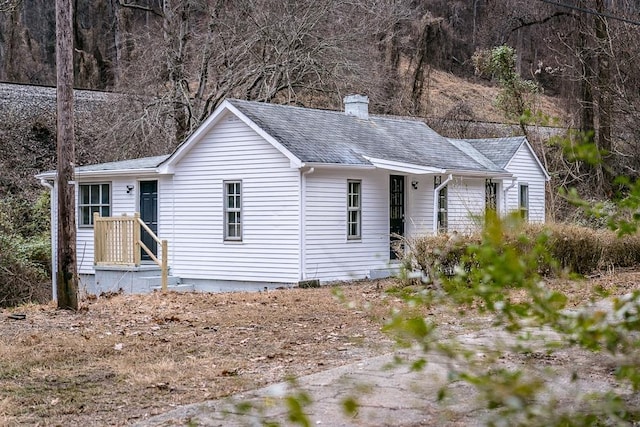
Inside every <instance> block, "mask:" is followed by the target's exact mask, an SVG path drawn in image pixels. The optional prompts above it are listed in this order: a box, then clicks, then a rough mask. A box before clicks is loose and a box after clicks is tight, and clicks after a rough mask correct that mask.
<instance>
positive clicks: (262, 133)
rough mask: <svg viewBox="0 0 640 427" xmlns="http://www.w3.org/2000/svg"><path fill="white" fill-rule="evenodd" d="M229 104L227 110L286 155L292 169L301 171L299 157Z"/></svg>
mask: <svg viewBox="0 0 640 427" xmlns="http://www.w3.org/2000/svg"><path fill="white" fill-rule="evenodd" d="M225 102H226V101H225ZM227 104H228V105H227V109H228V110H229V111H231V112H232V113H233V114H235V115H236V117H238V118H239V119H240V120H242V121H243V122H244V123H245V124H246V125H247V126H249V127H250V128H251V129H253V130H254V131H255V132H256V133H257V134H258V135H260V136H261V137H263V138H264V139H265V140H267V141H268V142H269V143H270V144H271V145H273V146H274V147H275V149H276V150H278V151H279V152H280V153H282V154H283V155H285V156H286V157H287V158H288V159H289V162H290V163H291V167H292V168H295V169H300V168H301V167H302V165H303V162H302V160H300V159H299V158H298V157H296V156H295V155H294V154H293V153H292V152H291V151H289V150H288V149H287V148H286V147H285V146H284V145H282V144H280V142H278V141H277V140H276V139H275V138H274V137H272V136H271V135H269V134H268V133H267V132H265V130H264V129H262V128H261V127H260V126H258V125H257V124H255V123H254V122H253V121H252V120H251V119H250V118H248V117H247V116H245V115H244V114H243V113H242V112H241V111H240V110H238V109H237V108H236V107H234V106H233V105H232V104H231V103H230V102H228V103H227Z"/></svg>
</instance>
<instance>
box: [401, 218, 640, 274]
mask: <svg viewBox="0 0 640 427" xmlns="http://www.w3.org/2000/svg"><path fill="white" fill-rule="evenodd" d="M540 235H544V236H546V241H545V243H544V245H545V248H546V250H547V253H546V254H543V255H542V256H540V257H539V259H538V263H537V265H536V268H537V271H536V272H537V273H538V274H540V275H543V276H550V275H553V274H556V273H557V272H558V269H557V268H556V265H555V263H557V267H559V268H561V269H562V270H563V271H566V272H569V273H576V274H580V275H586V274H590V273H592V272H594V271H597V270H601V269H609V270H611V269H616V268H625V267H631V266H634V265H637V264H639V263H640V236H638V235H627V236H623V237H621V238H620V237H618V236H617V235H616V233H614V232H612V231H608V230H602V229H601V230H595V229H593V228H589V227H582V226H578V225H573V224H546V225H541V224H529V225H522V224H520V225H517V224H509V225H508V226H505V227H504V229H503V230H502V242H501V246H502V247H503V248H504V249H506V248H511V249H513V250H514V251H516V253H520V254H528V253H530V252H531V250H532V249H533V247H534V246H535V244H536V242H537V239H538V238H539V236H540ZM480 241H481V236H480V235H479V234H473V235H461V234H451V235H447V234H439V235H428V236H421V237H418V238H414V239H411V240H410V241H408V242H407V246H408V247H409V253H408V254H407V260H406V262H405V264H406V265H407V266H408V267H409V268H411V269H414V270H418V271H420V272H422V273H423V274H424V276H425V277H427V278H428V280H429V281H431V280H432V278H434V277H438V275H439V274H453V272H454V269H455V268H457V267H458V268H459V267H464V268H466V269H469V268H471V267H482V266H481V265H479V264H478V261H477V260H472V259H470V258H469V254H470V252H471V251H470V248H473V247H474V246H477V245H478V244H480ZM465 255H466V256H467V257H466V258H465V259H464V261H465V264H464V265H463V263H462V262H461V261H462V260H463V257H464V256H465ZM550 259H553V260H555V263H552V262H550ZM469 263H472V264H474V265H470V264H469Z"/></svg>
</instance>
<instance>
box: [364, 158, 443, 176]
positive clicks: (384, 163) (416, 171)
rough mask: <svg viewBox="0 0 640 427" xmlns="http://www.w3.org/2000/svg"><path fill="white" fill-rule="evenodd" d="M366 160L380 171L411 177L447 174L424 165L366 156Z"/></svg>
mask: <svg viewBox="0 0 640 427" xmlns="http://www.w3.org/2000/svg"><path fill="white" fill-rule="evenodd" d="M364 158H365V159H366V160H367V161H369V163H371V164H372V165H373V166H375V167H376V168H378V169H386V170H390V171H393V172H402V173H407V174H411V175H434V174H443V173H445V172H446V171H445V170H444V169H441V168H434V167H431V166H422V165H416V164H413V163H406V162H397V161H394V160H386V159H376V158H374V157H367V156H364Z"/></svg>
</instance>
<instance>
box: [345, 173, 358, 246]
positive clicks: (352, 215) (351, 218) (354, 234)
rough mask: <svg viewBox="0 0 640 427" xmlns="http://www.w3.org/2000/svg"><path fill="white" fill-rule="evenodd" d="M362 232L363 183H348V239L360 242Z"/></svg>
mask: <svg viewBox="0 0 640 427" xmlns="http://www.w3.org/2000/svg"><path fill="white" fill-rule="evenodd" d="M361 230H362V182H361V181H359V180H352V179H350V180H348V181H347V239H349V240H358V239H360V238H361V237H362V236H361Z"/></svg>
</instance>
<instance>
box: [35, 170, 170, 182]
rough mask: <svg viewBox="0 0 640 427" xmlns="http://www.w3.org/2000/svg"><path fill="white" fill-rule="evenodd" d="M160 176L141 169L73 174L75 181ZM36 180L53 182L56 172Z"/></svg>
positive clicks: (78, 172) (154, 171)
mask: <svg viewBox="0 0 640 427" xmlns="http://www.w3.org/2000/svg"><path fill="white" fill-rule="evenodd" d="M154 175H162V173H160V172H159V171H158V170H157V169H156V168H153V169H151V168H142V169H104V170H92V171H79V170H76V171H75V172H74V176H75V178H76V179H78V178H94V177H95V178H104V177H105V176H136V177H143V176H154ZM35 177H36V178H38V179H49V180H55V179H57V178H58V173H57V172H56V171H49V172H43V173H39V174H37V175H36V176H35Z"/></svg>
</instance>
